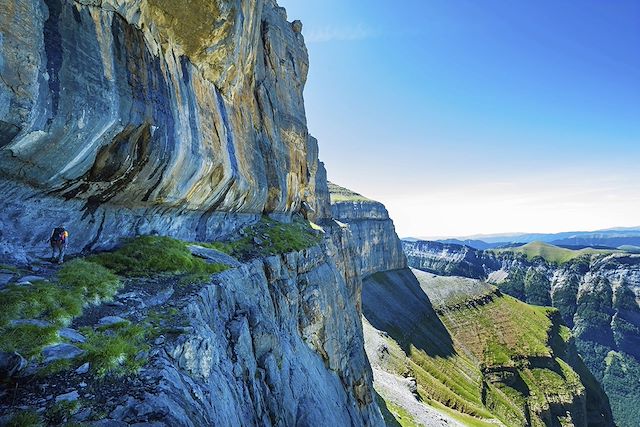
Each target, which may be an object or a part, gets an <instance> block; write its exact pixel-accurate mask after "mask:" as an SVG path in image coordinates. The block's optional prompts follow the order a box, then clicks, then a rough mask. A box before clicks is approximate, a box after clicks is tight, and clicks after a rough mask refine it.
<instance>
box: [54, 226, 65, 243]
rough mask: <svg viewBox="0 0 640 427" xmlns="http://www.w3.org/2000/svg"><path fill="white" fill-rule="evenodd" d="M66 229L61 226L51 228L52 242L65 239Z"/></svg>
mask: <svg viewBox="0 0 640 427" xmlns="http://www.w3.org/2000/svg"><path fill="white" fill-rule="evenodd" d="M66 233H67V232H66V230H65V229H64V228H62V227H56V228H54V229H53V234H52V235H51V242H52V243H61V242H64V241H65V239H66Z"/></svg>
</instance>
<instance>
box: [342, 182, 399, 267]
mask: <svg viewBox="0 0 640 427" xmlns="http://www.w3.org/2000/svg"><path fill="white" fill-rule="evenodd" d="M329 190H330V194H331V212H332V215H333V218H335V219H336V220H338V221H340V222H341V223H343V224H346V226H347V227H348V229H349V231H350V232H351V236H352V239H353V241H354V243H355V245H356V247H357V251H358V253H359V254H360V256H359V257H358V261H359V262H360V272H361V274H362V275H363V276H367V275H370V274H373V273H376V272H379V271H387V270H395V269H401V268H405V267H406V266H407V260H406V258H405V255H404V253H403V251H402V245H401V243H400V239H399V238H398V235H397V234H396V230H395V227H394V226H393V221H392V220H391V219H390V218H389V213H388V212H387V210H386V208H385V207H384V205H383V204H382V203H379V202H376V201H374V200H369V199H367V198H366V197H364V196H362V195H360V194H358V193H355V192H353V191H351V190H348V189H346V188H343V187H340V186H338V185H336V184H333V183H329Z"/></svg>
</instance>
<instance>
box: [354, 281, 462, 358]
mask: <svg viewBox="0 0 640 427" xmlns="http://www.w3.org/2000/svg"><path fill="white" fill-rule="evenodd" d="M362 311H363V313H364V317H365V318H366V319H367V320H368V321H369V323H371V325H372V326H373V327H374V328H376V329H378V330H380V331H384V332H386V333H388V334H389V336H390V337H391V338H393V339H394V341H396V342H397V343H398V345H400V347H401V348H402V349H403V350H404V352H405V353H407V354H410V350H411V346H413V347H415V348H417V349H419V350H422V351H424V352H425V353H426V354H428V355H429V356H431V357H450V356H453V355H454V354H455V350H454V348H453V340H452V339H451V335H449V331H447V329H446V328H445V326H444V325H443V324H442V322H441V321H440V319H439V318H438V315H437V313H436V312H435V310H434V309H433V306H432V304H431V301H430V300H429V297H428V296H427V294H426V293H425V292H424V291H423V290H422V288H421V287H420V283H419V282H418V279H416V277H415V276H414V274H413V272H412V271H411V270H410V269H408V268H407V269H402V270H394V271H387V272H383V273H376V274H374V275H372V276H370V277H368V278H367V279H366V280H365V281H364V285H363V288H362Z"/></svg>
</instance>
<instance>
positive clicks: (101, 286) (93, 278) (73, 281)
mask: <svg viewBox="0 0 640 427" xmlns="http://www.w3.org/2000/svg"><path fill="white" fill-rule="evenodd" d="M58 280H59V281H60V283H61V284H62V286H63V287H64V288H66V289H68V290H70V291H73V292H76V293H78V294H79V295H82V297H83V300H84V302H85V304H87V303H90V304H99V303H100V302H101V301H106V300H110V299H111V298H113V296H114V295H115V294H116V292H118V289H120V287H122V283H121V282H120V280H119V279H118V276H116V275H115V274H113V273H112V272H111V271H109V270H108V269H106V268H104V267H103V266H102V265H99V264H96V263H94V262H89V261H85V260H83V259H75V260H73V261H70V262H68V263H67V264H65V266H64V267H62V269H61V270H60V271H59V272H58Z"/></svg>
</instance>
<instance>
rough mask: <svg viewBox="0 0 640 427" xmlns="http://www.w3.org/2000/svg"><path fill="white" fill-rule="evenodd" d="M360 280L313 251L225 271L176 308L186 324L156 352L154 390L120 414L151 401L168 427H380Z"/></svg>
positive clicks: (128, 401) (130, 418) (128, 402)
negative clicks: (358, 299) (357, 301)
mask: <svg viewBox="0 0 640 427" xmlns="http://www.w3.org/2000/svg"><path fill="white" fill-rule="evenodd" d="M357 283H358V282H357V281H352V282H351V283H347V282H345V281H344V279H343V275H342V274H341V272H340V271H339V270H338V269H337V267H336V265H335V263H333V262H332V261H331V260H330V259H328V258H327V257H326V256H325V255H324V254H323V253H322V252H321V250H320V248H318V247H316V248H313V249H311V250H309V251H305V252H301V253H292V254H288V255H286V256H282V257H271V258H267V259H265V260H264V261H254V262H252V263H249V264H247V265H245V266H243V267H241V268H240V269H238V270H234V271H231V272H229V273H224V274H222V275H221V276H220V277H219V278H218V279H217V280H216V282H215V283H214V284H212V285H210V286H207V287H205V288H204V289H202V290H201V291H200V292H199V293H198V295H196V296H195V297H194V298H193V299H191V300H190V301H189V302H188V304H187V305H186V306H185V308H184V309H183V312H184V313H185V314H186V315H187V316H188V318H190V319H191V325H192V326H193V330H192V331H191V332H190V333H189V334H187V335H185V336H183V337H181V338H180V339H179V340H178V341H177V342H176V343H173V344H170V345H167V346H165V348H164V349H163V351H161V352H159V353H158V357H157V359H155V361H154V363H153V367H152V368H151V370H150V372H149V373H148V374H147V375H150V376H154V377H155V378H154V382H156V383H157V388H156V390H155V392H154V393H152V394H151V395H146V396H145V398H143V399H141V400H135V399H123V401H124V402H126V403H125V404H124V408H125V409H124V410H123V411H121V412H120V413H123V414H128V415H127V416H128V418H126V419H125V420H126V421H127V422H134V421H138V420H137V419H136V418H135V414H136V413H137V412H136V410H137V409H139V408H140V407H143V408H147V407H148V406H150V407H151V408H152V410H153V411H157V413H158V414H161V416H162V419H163V422H164V423H166V425H327V424H331V423H338V424H339V425H380V424H381V418H380V415H379V411H378V409H377V406H376V405H375V403H373V394H372V387H371V381H372V378H371V371H370V368H369V365H368V362H367V360H366V357H365V355H364V352H363V351H362V348H363V337H362V326H361V324H360V321H359V315H358V312H357V311H356V307H355V305H354V304H353V303H352V301H353V299H352V298H353V294H355V293H358V292H359V289H357V288H351V286H354V285H355V284H357ZM185 385H188V389H189V390H190V392H189V393H185ZM181 408H182V409H181ZM184 408H188V411H187V410H186V409H184ZM146 410H148V409H146ZM146 416H147V417H148V414H146ZM140 421H141V420H140Z"/></svg>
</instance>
